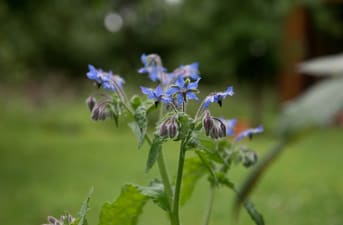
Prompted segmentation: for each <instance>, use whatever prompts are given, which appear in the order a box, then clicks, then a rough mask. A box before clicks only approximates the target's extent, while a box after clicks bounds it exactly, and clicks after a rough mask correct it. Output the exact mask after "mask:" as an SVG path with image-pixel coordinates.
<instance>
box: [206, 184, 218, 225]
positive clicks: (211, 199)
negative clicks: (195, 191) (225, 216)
mask: <svg viewBox="0 0 343 225" xmlns="http://www.w3.org/2000/svg"><path fill="white" fill-rule="evenodd" d="M214 192H215V188H214V186H213V185H212V184H211V187H210V196H209V201H208V204H207V208H206V212H205V218H204V223H203V225H208V224H209V222H210V218H211V214H212V208H213V202H214Z"/></svg>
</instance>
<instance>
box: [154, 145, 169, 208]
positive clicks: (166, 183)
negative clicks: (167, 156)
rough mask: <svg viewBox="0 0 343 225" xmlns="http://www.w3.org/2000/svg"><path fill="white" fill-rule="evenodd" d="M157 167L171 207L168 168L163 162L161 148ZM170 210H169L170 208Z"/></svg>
mask: <svg viewBox="0 0 343 225" xmlns="http://www.w3.org/2000/svg"><path fill="white" fill-rule="evenodd" d="M157 164H158V169H159V171H160V175H161V179H162V182H163V185H164V190H165V192H166V194H167V196H168V204H169V206H170V209H171V201H172V199H173V191H172V188H171V185H170V181H169V175H168V170H167V167H166V164H165V162H164V156H163V151H162V150H161V151H160V153H159V155H158V158H157ZM170 211H171V210H170Z"/></svg>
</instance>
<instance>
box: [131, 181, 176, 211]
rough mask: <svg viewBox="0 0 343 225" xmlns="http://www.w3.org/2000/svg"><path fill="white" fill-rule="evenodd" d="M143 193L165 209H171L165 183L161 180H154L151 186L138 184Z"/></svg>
mask: <svg viewBox="0 0 343 225" xmlns="http://www.w3.org/2000/svg"><path fill="white" fill-rule="evenodd" d="M137 187H138V189H139V190H140V191H141V193H142V194H143V195H145V196H147V197H149V198H150V199H152V200H153V202H154V203H155V204H157V205H158V206H159V207H161V208H162V209H163V210H165V211H167V210H169V208H170V206H169V201H168V197H167V195H166V194H165V191H164V186H163V183H162V182H161V181H159V180H153V181H152V182H151V184H150V186H137Z"/></svg>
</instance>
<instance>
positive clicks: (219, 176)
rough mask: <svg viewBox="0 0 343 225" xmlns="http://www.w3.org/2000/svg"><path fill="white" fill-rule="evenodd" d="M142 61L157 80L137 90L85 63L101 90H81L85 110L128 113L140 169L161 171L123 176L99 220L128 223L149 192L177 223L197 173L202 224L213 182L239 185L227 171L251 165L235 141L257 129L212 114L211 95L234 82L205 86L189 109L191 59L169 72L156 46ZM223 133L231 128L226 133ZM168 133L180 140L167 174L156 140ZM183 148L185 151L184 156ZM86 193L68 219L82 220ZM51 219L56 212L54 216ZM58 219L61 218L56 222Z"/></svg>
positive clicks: (218, 95)
mask: <svg viewBox="0 0 343 225" xmlns="http://www.w3.org/2000/svg"><path fill="white" fill-rule="evenodd" d="M141 60H142V62H143V64H144V67H143V68H141V69H139V70H138V72H139V73H146V74H148V75H149V78H150V79H151V80H152V81H154V82H157V83H158V85H157V87H155V88H148V87H141V92H142V93H143V94H144V95H143V96H138V95H134V96H132V97H131V98H128V97H127V95H126V93H125V90H124V88H123V84H124V79H123V78H121V77H120V76H118V75H114V74H112V72H104V71H103V70H101V69H96V68H95V67H94V66H92V65H89V72H88V73H87V77H88V78H89V79H91V80H93V81H95V82H96V84H97V85H98V87H99V88H100V87H102V88H104V89H105V90H107V91H108V92H107V93H106V94H99V95H97V96H90V97H88V98H87V101H86V102H87V105H88V107H89V109H90V111H91V118H92V119H93V120H95V121H98V120H105V119H113V120H114V121H115V123H116V125H118V119H119V118H120V117H121V116H126V117H127V118H129V120H130V122H129V126H130V128H131V129H132V130H133V132H134V133H135V134H136V136H137V138H138V147H139V148H141V147H142V145H143V143H144V142H147V143H148V145H149V146H150V151H149V154H148V159H147V163H146V171H147V172H148V171H149V170H150V169H151V168H152V167H153V166H154V165H155V163H157V166H158V169H159V172H160V178H159V179H154V180H153V181H151V183H150V184H149V185H148V186H141V185H136V184H126V185H124V186H123V188H122V190H121V193H120V195H119V197H118V198H117V199H116V200H115V201H114V202H112V203H105V204H104V205H103V207H102V209H101V212H100V223H99V225H134V224H137V221H138V217H139V215H140V213H141V212H142V209H143V207H144V205H145V204H146V202H147V201H148V200H152V201H153V202H154V203H156V204H157V205H158V206H159V207H160V208H161V209H162V210H163V211H165V212H166V213H167V215H168V217H169V220H170V224H171V225H180V224H181V218H180V206H181V205H183V204H185V203H186V202H187V200H188V199H189V198H190V197H191V194H192V192H193V189H194V188H195V184H196V182H197V180H198V179H200V178H201V177H203V176H207V177H208V179H207V180H208V182H209V190H210V199H211V201H210V203H209V204H208V205H207V207H206V208H207V209H206V215H205V221H204V225H207V224H209V220H210V215H211V209H212V204H213V195H214V192H215V190H216V189H219V188H221V187H225V188H229V189H231V190H233V191H234V192H235V193H238V192H237V190H236V188H235V185H234V183H232V181H231V180H230V179H229V178H228V171H229V170H230V169H231V166H232V164H234V163H242V164H243V165H244V166H245V167H250V166H252V165H254V164H255V163H256V161H257V155H256V153H255V152H254V151H252V150H251V149H249V148H248V147H246V146H245V145H240V141H241V140H242V139H243V138H246V137H247V138H250V139H251V137H252V136H253V135H254V134H256V133H261V132H262V131H263V127H262V126H259V127H257V128H254V129H248V130H246V131H243V132H241V133H239V134H237V135H235V134H234V126H235V124H236V122H237V120H236V119H230V120H226V119H224V118H218V117H214V116H212V115H211V113H210V111H209V109H208V107H209V105H210V104H211V103H217V104H219V106H222V104H223V100H224V99H225V98H227V97H229V96H233V95H234V91H233V87H231V86H230V87H228V88H227V89H226V90H224V91H222V92H213V93H210V94H209V95H208V96H207V97H206V98H205V99H204V100H203V101H202V102H201V104H200V106H199V108H198V110H197V111H196V113H195V115H190V114H189V113H187V110H186V109H187V104H188V103H189V101H191V100H196V101H198V97H197V94H198V93H199V90H198V83H199V81H200V75H199V70H198V64H197V63H193V64H190V65H185V66H180V67H179V68H177V69H175V70H174V71H173V72H171V73H168V72H167V70H166V68H164V67H163V65H162V61H161V58H160V57H159V56H158V55H156V54H150V55H145V54H143V55H142V57H141ZM154 111H159V119H158V122H157V125H156V128H155V131H154V132H153V133H152V134H149V132H148V125H149V123H148V118H147V116H148V114H150V113H152V112H154ZM230 136H232V137H231V138H230ZM168 141H176V142H179V143H180V148H179V158H178V162H177V171H176V178H175V180H173V181H171V179H170V177H169V174H168V170H167V167H166V164H165V159H164V154H163V145H164V144H165V143H166V142H168ZM190 151H192V152H194V153H195V154H191V155H192V156H191V157H186V154H187V153H189V152H190ZM88 200H89V198H88V199H87V201H86V202H85V204H84V206H83V207H82V209H83V210H81V212H80V218H81V219H83V220H82V221H83V222H81V220H80V219H75V220H74V221H76V222H73V223H71V224H79V225H83V224H84V221H86V220H85V213H86V211H87V207H88V206H87V204H88ZM244 207H245V209H246V210H247V212H248V213H249V215H250V216H251V218H252V219H253V220H254V221H255V223H256V224H263V223H264V222H263V218H262V216H261V215H260V214H259V213H258V212H257V211H256V210H255V208H254V206H253V204H252V203H251V202H250V201H249V200H247V199H245V200H244ZM50 219H51V218H50ZM55 220H57V219H55ZM61 224H63V223H61Z"/></svg>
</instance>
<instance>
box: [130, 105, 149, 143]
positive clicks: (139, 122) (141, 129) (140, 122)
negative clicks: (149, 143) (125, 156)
mask: <svg viewBox="0 0 343 225" xmlns="http://www.w3.org/2000/svg"><path fill="white" fill-rule="evenodd" d="M134 119H135V121H134V122H131V123H129V127H130V128H131V129H132V131H133V132H134V133H135V134H136V136H137V138H138V148H141V147H142V145H143V143H144V139H145V135H146V131H147V127H148V120H147V117H146V109H145V107H144V106H139V107H138V108H137V109H136V111H135V114H134Z"/></svg>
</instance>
